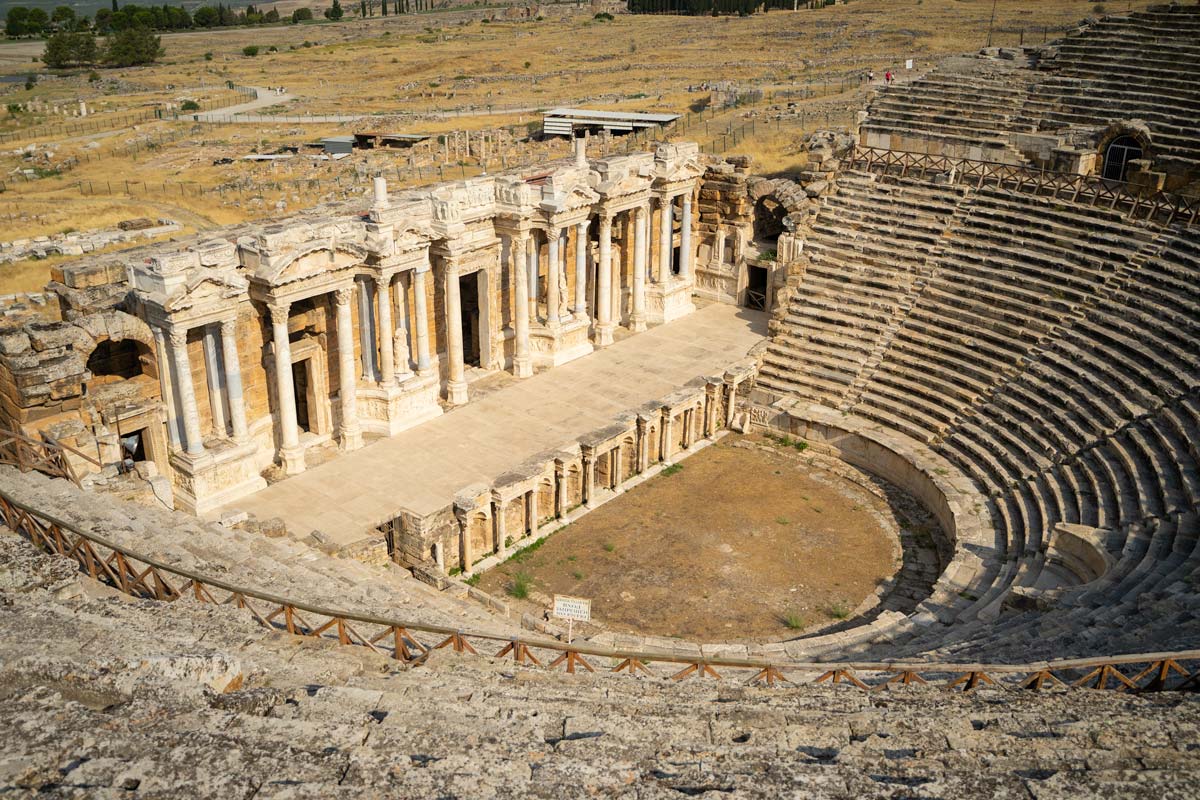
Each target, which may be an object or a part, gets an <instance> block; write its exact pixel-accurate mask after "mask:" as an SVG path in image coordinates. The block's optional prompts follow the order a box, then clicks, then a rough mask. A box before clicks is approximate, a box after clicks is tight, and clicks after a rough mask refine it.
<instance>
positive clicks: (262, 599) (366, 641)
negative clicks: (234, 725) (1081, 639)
mask: <svg viewBox="0 0 1200 800" xmlns="http://www.w3.org/2000/svg"><path fill="white" fill-rule="evenodd" d="M0 520H2V521H3V522H4V524H6V525H7V526H8V527H9V528H10V529H11V530H13V531H15V532H17V533H19V534H20V535H22V536H24V537H26V538H27V539H28V540H29V541H30V542H31V543H33V544H34V545H35V546H36V547H38V548H40V549H41V550H44V551H46V552H48V553H52V554H55V555H60V556H65V557H68V558H72V559H74V560H75V561H76V562H77V563H78V564H79V566H80V568H81V569H82V570H83V571H84V572H86V573H87V574H88V575H89V576H91V577H92V578H94V579H96V580H99V581H103V582H104V583H106V584H108V585H110V586H112V587H114V588H116V589H119V590H120V591H122V592H124V593H125V594H128V595H131V596H133V597H139V598H151V599H154V600H160V601H163V602H171V601H173V600H178V599H180V598H183V597H189V598H192V599H194V600H197V601H199V602H204V603H213V604H215V605H228V606H234V607H236V608H241V609H245V610H247V611H249V612H250V614H251V616H252V617H253V618H254V619H255V620H256V621H257V622H258V623H259V624H261V625H263V626H265V627H267V628H270V629H272V630H280V631H287V632H288V633H290V634H293V635H296V636H308V637H322V638H330V639H335V640H337V641H338V642H340V643H341V644H343V645H349V646H357V647H365V648H367V649H369V650H372V651H374V652H376V653H379V654H381V655H385V656H387V657H390V658H393V659H396V660H399V661H403V662H407V663H410V664H414V665H421V664H423V663H425V661H426V659H428V658H429V656H430V654H431V653H432V652H433V651H435V650H440V649H449V650H452V651H453V652H455V653H459V654H462V655H472V656H478V655H479V654H480V650H484V655H485V657H486V656H487V655H490V656H491V657H492V658H497V659H512V660H513V662H515V663H516V664H518V665H523V666H528V667H531V668H533V667H539V668H544V669H555V668H557V667H560V666H561V667H562V668H563V669H565V670H566V672H568V673H575V672H576V671H578V670H586V671H588V672H595V671H596V670H597V669H598V668H603V669H606V670H610V671H612V672H627V673H629V674H631V675H635V674H641V675H645V676H654V677H660V678H671V679H673V680H677V681H678V680H683V679H685V678H705V677H707V678H713V679H721V678H725V677H727V676H728V677H732V676H735V675H740V676H741V677H743V678H748V680H749V682H750V683H758V684H765V685H767V686H775V685H778V684H799V683H804V682H813V683H824V682H829V683H832V684H842V683H846V684H850V685H852V686H856V687H858V688H859V689H863V690H868V691H876V690H880V689H885V688H887V687H889V686H894V685H908V686H912V685H934V684H940V685H943V686H945V687H946V688H949V689H961V690H963V691H971V690H973V689H975V688H978V687H981V686H988V687H992V688H1004V689H1018V688H1020V689H1032V690H1038V689H1043V688H1048V687H1051V686H1053V687H1085V688H1090V689H1113V690H1116V691H1136V692H1152V691H1162V690H1195V689H1197V688H1200V650H1189V651H1182V652H1164V653H1141V654H1137V655H1121V656H1109V657H1098V658H1078V659H1065V660H1059V661H1048V662H1038V663H1030V664H955V663H938V662H929V661H879V662H854V661H837V662H801V661H788V660H783V659H779V660H776V659H763V658H725V657H721V656H714V657H711V658H710V657H707V656H705V657H697V656H695V655H685V654H680V653H674V652H670V651H660V650H629V649H620V648H609V647H596V646H590V645H586V644H569V643H565V642H561V641H557V640H554V639H550V638H546V637H524V636H512V635H510V634H506V633H497V632H487V631H478V630H476V631H464V630H461V629H456V628H449V627H445V626H439V625H429V624H426V623H423V622H417V621H412V620H400V619H392V618H384V617H376V616H372V615H368V614H357V613H353V612H348V611H339V610H335V609H330V608H323V607H321V606H317V605H312V604H310V603H304V602H299V601H296V600H290V599H288V598H284V597H279V596H277V595H273V594H269V593H267V592H261V591H258V590H256V589H249V588H245V587H240V586H235V585H233V584H231V583H228V582H226V581H222V580H220V579H217V578H212V577H208V576H204V575H200V574H198V573H195V572H191V571H189V570H185V569H181V568H179V567H174V566H171V565H168V564H166V563H164V562H162V561H159V560H157V559H155V558H153V557H151V556H146V555H141V554H138V553H134V552H132V551H130V550H128V549H127V548H125V547H123V546H121V545H118V544H116V543H114V542H111V541H109V540H108V539H105V538H104V537H102V536H99V535H97V534H95V533H91V532H85V531H81V530H79V529H78V528H75V527H74V526H72V525H70V524H68V523H66V522H64V521H62V520H59V519H56V518H55V517H53V516H51V515H49V514H46V513H43V512H40V511H37V510H35V509H33V508H30V507H29V506H28V505H25V504H23V503H21V502H19V501H17V500H16V499H14V498H13V497H11V496H9V495H8V494H7V493H5V492H2V491H0ZM485 648H496V649H495V650H492V651H489V650H486V649H485ZM602 660H607V662H608V663H607V664H602V663H601V661H602ZM1193 670H1194V671H1193Z"/></svg>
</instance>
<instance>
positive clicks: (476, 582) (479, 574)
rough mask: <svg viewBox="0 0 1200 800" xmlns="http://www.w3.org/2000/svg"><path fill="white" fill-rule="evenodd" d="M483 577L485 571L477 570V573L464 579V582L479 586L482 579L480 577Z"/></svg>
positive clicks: (468, 584)
mask: <svg viewBox="0 0 1200 800" xmlns="http://www.w3.org/2000/svg"><path fill="white" fill-rule="evenodd" d="M482 577H483V573H482V572H476V573H475V574H474V575H472V576H471V577H469V578H464V579H463V583H465V584H466V585H467V586H478V585H479V579H480V578H482Z"/></svg>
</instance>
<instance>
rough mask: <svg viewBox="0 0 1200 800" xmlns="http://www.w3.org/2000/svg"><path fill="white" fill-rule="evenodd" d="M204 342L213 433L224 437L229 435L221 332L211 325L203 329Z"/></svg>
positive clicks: (205, 371) (221, 437) (205, 370)
mask: <svg viewBox="0 0 1200 800" xmlns="http://www.w3.org/2000/svg"><path fill="white" fill-rule="evenodd" d="M202 334H203V337H202V341H203V344H204V378H205V380H206V381H207V383H208V407H209V410H210V411H211V412H212V427H213V435H214V436H216V437H217V438H219V439H224V438H225V437H226V436H228V435H229V425H228V423H227V421H226V419H225V390H224V388H223V387H222V385H221V353H220V346H221V342H220V340H219V338H218V337H219V336H220V334H219V333H218V332H217V331H216V330H215V329H214V328H213V326H211V325H205V326H204V328H203V329H202Z"/></svg>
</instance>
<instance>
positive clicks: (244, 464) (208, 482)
mask: <svg viewBox="0 0 1200 800" xmlns="http://www.w3.org/2000/svg"><path fill="white" fill-rule="evenodd" d="M257 453H258V447H257V445H255V444H254V442H253V441H246V442H233V441H226V442H222V443H221V444H219V445H217V446H216V447H215V448H214V449H211V450H205V451H204V453H202V454H201V455H199V456H192V455H189V454H187V453H175V454H173V455H172V456H171V458H170V461H171V482H172V487H171V488H172V494H173V496H174V501H175V508H177V509H180V510H182V511H190V512H191V513H193V514H205V513H208V512H209V511H212V510H214V509H217V508H219V507H221V506H223V505H225V504H226V503H231V502H233V501H234V500H237V499H238V498H240V497H245V496H246V495H248V494H253V493H254V492H257V491H259V490H261V489H265V488H266V486H267V482H266V481H265V480H264V479H263V477H262V475H260V474H259V470H258V466H257V465H256V455H257Z"/></svg>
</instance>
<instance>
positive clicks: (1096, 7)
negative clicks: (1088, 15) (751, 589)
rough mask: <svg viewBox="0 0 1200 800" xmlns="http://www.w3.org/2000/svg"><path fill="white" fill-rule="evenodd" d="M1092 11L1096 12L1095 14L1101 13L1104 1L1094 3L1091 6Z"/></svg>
mask: <svg viewBox="0 0 1200 800" xmlns="http://www.w3.org/2000/svg"><path fill="white" fill-rule="evenodd" d="M1092 11H1094V12H1096V13H1097V14H1103V13H1104V3H1096V5H1094V6H1092Z"/></svg>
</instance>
